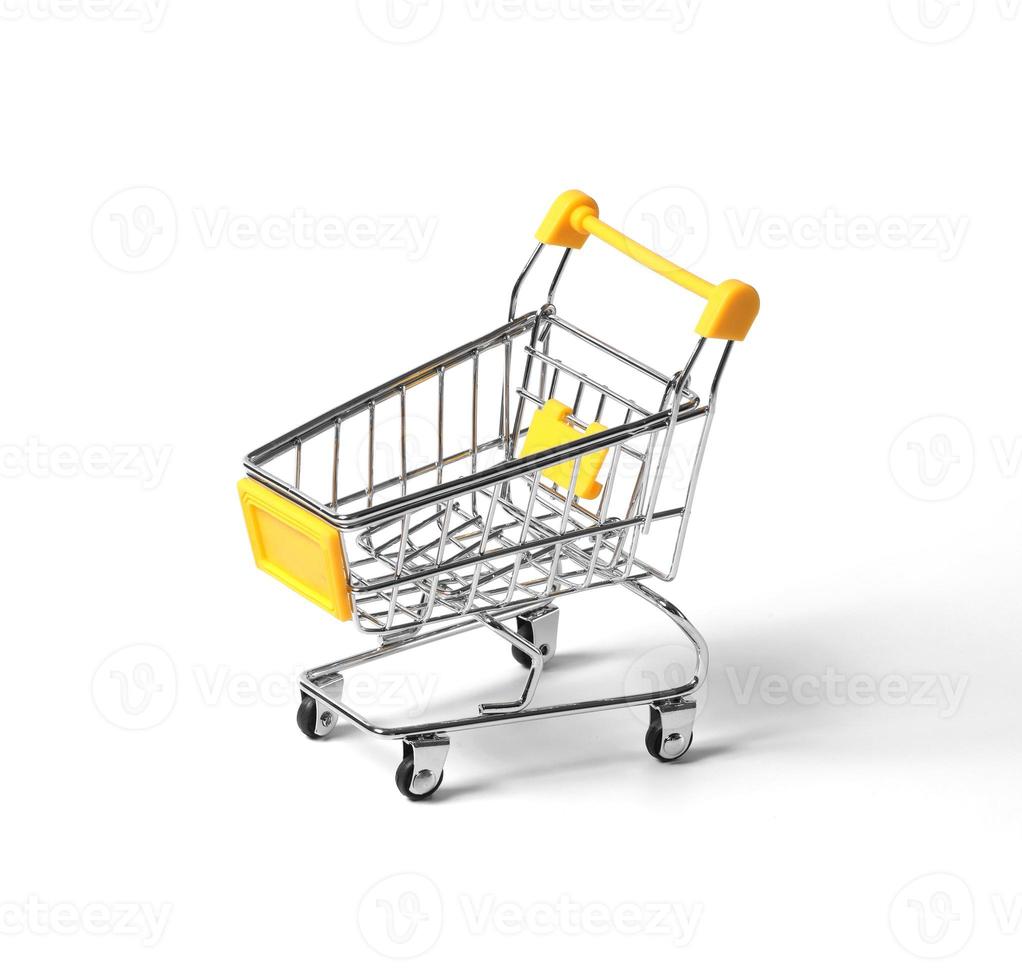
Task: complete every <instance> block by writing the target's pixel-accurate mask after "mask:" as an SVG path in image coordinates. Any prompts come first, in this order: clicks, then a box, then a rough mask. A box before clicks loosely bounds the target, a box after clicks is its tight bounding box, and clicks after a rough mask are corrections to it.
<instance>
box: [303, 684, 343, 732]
mask: <svg viewBox="0 0 1022 980" xmlns="http://www.w3.org/2000/svg"><path fill="white" fill-rule="evenodd" d="M297 721H298V727H299V728H300V729H301V731H302V734H303V735H305V736H307V737H308V738H322V737H323V736H324V735H329V734H330V732H331V731H332V730H333V727H334V725H335V724H336V721H337V719H336V718H334V716H333V713H332V712H329V711H324V712H323V714H322V715H318V714H317V713H316V699H315V698H314V697H310V696H309V695H308V694H303V695H302V703H301V704H300V705H298V718H297ZM317 728H318V729H319V730H318V731H317Z"/></svg>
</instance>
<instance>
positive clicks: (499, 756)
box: [331, 608, 868, 805]
mask: <svg viewBox="0 0 1022 980" xmlns="http://www.w3.org/2000/svg"><path fill="white" fill-rule="evenodd" d="M857 625H858V620H857V611H856V610H854V609H851V608H849V609H834V610H831V611H830V613H828V614H823V615H820V614H819V613H817V614H816V615H815V616H814V617H813V619H812V620H811V621H809V620H806V621H787V622H781V621H778V620H776V619H773V620H771V622H770V624H769V629H768V631H765V632H756V633H750V632H748V631H743V630H741V629H730V630H728V629H726V628H721V627H720V626H717V627H714V628H713V630H712V635H713V638H714V642H713V650H712V656H711V661H710V669H709V674H708V680H707V684H706V686H705V687H704V689H703V692H702V693H701V694H700V708H699V713H698V715H697V721H696V726H695V739H694V741H693V745H692V748H691V749H690V750H689V752H688V753H686V755H685V756H684V757H683V758H682V759H680V760H678V761H676V762H673V763H668V764H664V763H659V764H658V763H656V762H655V761H654V760H653V759H650V758H649V757H648V755H646V753H645V750H644V746H643V743H642V739H643V735H644V730H645V719H644V717H643V713H644V711H645V709H644V708H642V707H638V708H633V709H628V708H621V709H617V710H614V711H600V712H595V713H590V714H582V715H579V716H577V717H570V718H567V717H561V718H557V717H550V718H543V719H537V720H535V724H526V725H500V726H495V727H492V728H485V729H468V730H465V731H463V732H457V733H456V734H454V735H453V736H452V750H451V755H450V757H449V760H448V766H447V768H448V770H450V771H451V774H452V778H451V779H450V781H449V782H445V784H444V788H443V790H442V791H441V793H439V794H438V795H437V796H436V797H435V798H434V801H433V802H434V805H436V804H442V802H443V801H444V800H456V799H461V798H465V797H470V796H471V795H472V794H475V793H483V792H486V793H488V794H492V793H494V792H499V791H500V789H501V787H503V788H505V789H507V788H509V787H511V786H514V785H516V784H519V783H521V784H525V783H528V782H531V781H536V780H541V781H545V780H547V779H554V778H556V779H558V780H562V781H563V780H565V779H568V780H570V782H571V783H572V784H573V785H577V784H578V783H580V782H581V783H586V782H591V781H593V780H596V781H598V782H600V783H607V784H608V785H611V784H612V782H613V781H614V780H616V779H617V778H618V776H619V774H625V773H627V772H632V771H634V769H635V767H636V765H637V764H641V763H646V764H648V766H649V771H650V772H651V773H657V770H662V769H664V768H671V769H674V768H677V769H689V768H691V767H697V768H698V767H699V766H700V765H701V764H702V763H703V762H709V761H711V760H714V761H716V760H718V759H720V758H726V757H737V758H740V757H751V756H763V757H765V758H766V759H767V760H769V758H770V757H777V756H779V755H780V754H781V753H791V752H792V751H803V750H805V749H806V747H807V746H808V749H809V750H810V751H815V750H814V749H813V748H812V743H813V740H812V739H807V735H812V734H813V733H814V732H816V733H817V734H819V735H822V734H825V733H826V732H827V731H828V730H831V729H834V730H839V729H843V730H844V731H845V732H846V733H847V732H848V731H849V726H848V724H847V719H848V713H845V717H844V718H842V717H840V715H841V713H840V712H835V711H813V710H810V708H811V707H813V706H808V707H807V706H806V705H805V704H802V703H799V702H798V701H797V700H793V699H791V698H788V699H782V700H780V701H777V700H776V699H770V698H768V697H765V696H764V690H763V688H762V684H763V683H764V679H768V678H774V677H781V678H787V679H791V678H795V677H798V676H803V675H805V676H810V677H818V676H820V675H821V673H822V672H823V671H824V670H826V669H827V668H828V667H829V666H833V665H841V664H847V665H848V666H849V669H850V670H855V669H861V662H862V661H861V654H862V648H861V641H859V640H858V639H857V638H856V632H855V628H856V626H857ZM674 645H676V646H677V647H678V650H679V651H683V657H684V658H685V662H688V658H689V657H690V653H689V652H688V651H685V650H684V645H683V644H677V643H676V641H675V644H674ZM670 646H671V642H670V641H669V642H668V643H667V644H665V643H664V636H663V633H662V631H660V632H658V631H656V630H646V629H642V630H636V631H635V632H634V633H633V634H632V636H631V637H630V638H629V641H628V644H627V648H623V647H622V644H621V643H620V642H617V643H614V642H611V641H608V642H606V643H604V642H595V643H589V644H588V645H586V646H585V647H584V648H579V647H574V646H573V645H566V646H565V648H562V649H560V650H558V653H557V655H556V657H554V658H553V660H551V661H550V663H549V664H548V665H547V666H546V668H545V669H544V679H546V680H547V681H548V685H547V687H546V688H544V687H541V688H540V698H541V699H542V701H541V703H544V704H546V703H552V702H556V701H558V700H559V699H560V698H561V697H563V695H564V694H565V692H566V691H569V690H570V692H571V699H572V700H577V699H578V698H579V697H580V696H596V697H599V696H600V692H601V691H602V692H603V693H604V694H606V692H607V691H608V681H609V683H610V685H611V686H610V688H609V690H610V692H611V693H612V694H617V693H624V688H625V686H626V685H625V678H626V676H628V672H629V670H631V669H633V668H634V665H635V663H636V651H642V650H650V649H663V648H665V647H670ZM640 656H641V655H640ZM516 676H517V677H519V678H520V674H519V675H515V674H514V673H513V672H511V673H509V674H506V675H504V676H502V677H501V678H500V679H495V680H493V681H492V682H491V683H488V684H486V685H484V686H481V687H480V688H479V689H477V690H475V691H474V692H473V699H474V700H477V702H482V701H488V700H489V701H492V700H503V699H506V698H507V696H508V694H509V691H510V690H511V689H513V687H514V686H515V678H516ZM562 681H563V684H562V683H560V682H562ZM580 686H585V687H591V688H592V694H591V695H590V694H581V695H580V692H579V687H580ZM540 698H537V703H540ZM456 703H457V708H455V704H456ZM465 707H466V704H465V702H464V700H463V699H462V700H461V701H460V702H455V701H454V700H453V699H452V700H450V701H448V699H443V701H441V700H439V699H438V700H437V701H435V702H434V703H432V704H431V705H430V712H429V720H430V721H432V720H433V719H434V718H436V719H437V720H438V721H439V720H440V719H442V718H448V717H455V716H457V715H458V714H464V713H465ZM472 710H473V709H469V713H470V714H471V712H472ZM860 714H861V715H863V716H865V715H867V714H868V713H866V712H862V713H860ZM423 720H426V719H425V718H424V719H423ZM854 721H855V722H859V721H861V722H862V723H863V724H868V719H867V718H866V717H862V718H861V719H860V718H858V717H856V718H855V719H854ZM351 727H352V726H350V725H344V724H342V725H339V726H338V728H337V730H336V731H335V733H334V734H333V735H332V736H331V740H334V739H337V738H338V736H340V739H342V740H343V741H344V742H345V744H351V741H352V739H355V738H361V733H355V734H350V733H349V731H348V729H349V728H351ZM845 737H848V738H852V737H854V727H853V728H852V729H851V733H850V734H847V735H846V736H845ZM364 741H368V742H369V743H370V744H369V745H367V746H365V750H366V751H368V752H370V753H372V754H376V755H378V757H379V759H380V761H381V764H384V765H386V764H394V763H395V762H396V757H395V752H394V750H395V747H396V746H395V745H393V744H385V743H383V742H382V741H380V740H376V739H369V740H364ZM360 748H361V747H360ZM480 769H482V770H484V772H485V773H486V774H485V775H480ZM455 773H456V775H455ZM491 773H492V775H490V774H491Z"/></svg>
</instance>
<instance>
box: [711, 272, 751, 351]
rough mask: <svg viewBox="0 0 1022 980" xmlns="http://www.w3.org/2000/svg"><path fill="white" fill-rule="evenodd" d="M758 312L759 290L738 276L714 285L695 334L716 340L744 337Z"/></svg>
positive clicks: (742, 338)
mask: <svg viewBox="0 0 1022 980" xmlns="http://www.w3.org/2000/svg"><path fill="white" fill-rule="evenodd" d="M757 313H759V293H757V292H756V290H755V289H753V288H752V286H749V285H748V284H746V283H744V282H739V280H737V279H726V280H725V281H724V282H722V283H721V284H720V285H719V286H714V288H713V291H712V292H711V293H710V296H709V299H708V300H707V303H706V309H704V310H703V315H702V316H701V317H700V318H699V323H698V324H696V333H698V334H701V335H702V336H703V337H709V338H710V339H714V340H745V336H746V334H748V332H749V327H751V326H752V323H753V321H754V320H755V319H756V314H757Z"/></svg>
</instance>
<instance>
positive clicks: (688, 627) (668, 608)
mask: <svg viewBox="0 0 1022 980" xmlns="http://www.w3.org/2000/svg"><path fill="white" fill-rule="evenodd" d="M624 586H625V588H626V589H628V590H629V591H631V592H634V593H635V594H636V595H637V596H639V597H640V598H643V599H645V600H646V601H647V602H648V603H650V604H651V605H653V606H656V607H657V609H659V610H660V611H661V612H662V613H663V614H664V615H665V616H666V617H667V618H668V619H670V620H671V622H672V623H674V625H675V626H677V627H678V629H680V630H681V631H682V633H684V634H685V636H687V637H688V638H689V640H690V641H691V643H692V647H693V649H694V650H695V652H696V667H695V673H694V676H693V678H692V685H691V686H690V687H689V686H686V689H685V692H684V693H685V694H686V695H688V694H695V693H696V692H697V691H698V690H699V689H700V688H701V687H702V686H703V684H705V683H706V670H707V667H708V665H709V661H710V652H709V650H708V649H707V647H706V640H704V639H703V635H702V633H700V632H699V630H697V629H696V628H695V627H694V626H693V625H692V623H690V622H689V620H688V617H686V616H685V614H684V613H683V612H682V611H681V610H680V609H679V608H678V607H677V606H676V605H675V604H674V603H673V602H671V601H670V600H669V599H665V598H664V597H663V596H662V595H660V593H659V592H654V591H653V590H652V589H651V588H649V587H647V586H645V585H643V584H642V582H625V583H624Z"/></svg>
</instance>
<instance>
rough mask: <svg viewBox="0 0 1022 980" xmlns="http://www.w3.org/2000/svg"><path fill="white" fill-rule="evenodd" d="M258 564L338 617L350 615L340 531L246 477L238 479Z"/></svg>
mask: <svg viewBox="0 0 1022 980" xmlns="http://www.w3.org/2000/svg"><path fill="white" fill-rule="evenodd" d="M238 493H239V495H240V496H241V509H242V510H243V511H244V513H245V525H246V527H247V528H248V538H249V541H250V542H251V543H252V554H253V556H254V557H255V561H256V565H257V566H258V567H259V568H261V569H262V570H263V571H264V572H268V573H269V574H270V575H272V576H273V577H274V578H276V579H280V581H281V582H283V583H284V584H285V585H286V586H288V587H289V588H292V589H294V590H295V592H298V593H299V594H300V595H303V596H305V598H306V599H309V600H310V601H311V602H314V603H316V605H317V606H320V607H321V608H323V609H325V610H326V611H327V612H328V613H330V614H331V615H333V616H336V617H337V618H338V619H343V620H349V619H351V595H350V594H349V592H348V576H347V572H346V569H345V566H344V552H343V549H342V548H341V535H340V532H339V531H338V530H337V529H336V528H334V527H331V526H330V525H329V524H327V522H326V521H324V520H322V519H320V518H319V517H316V515H315V514H310V513H309V512H308V511H307V510H305V509H303V508H302V507H299V506H298V504H296V503H294V502H293V501H290V500H288V499H287V498H286V497H282V496H281V495H280V494H279V493H274V492H273V491H272V490H270V489H269V488H268V487H264V486H263V485H262V484H261V483H257V482H256V481H255V480H250V479H248V478H246V479H244V480H241V481H240V482H239V483H238Z"/></svg>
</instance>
